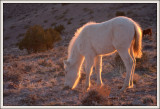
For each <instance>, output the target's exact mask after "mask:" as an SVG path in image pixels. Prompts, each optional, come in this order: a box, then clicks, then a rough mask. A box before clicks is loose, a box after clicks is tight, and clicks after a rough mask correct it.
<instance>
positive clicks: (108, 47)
mask: <svg viewBox="0 0 160 109" xmlns="http://www.w3.org/2000/svg"><path fill="white" fill-rule="evenodd" d="M115 50H116V49H115V48H114V46H113V45H112V44H104V45H103V46H102V45H99V46H98V45H97V47H96V52H97V54H98V55H107V54H110V53H112V52H114V51H115Z"/></svg>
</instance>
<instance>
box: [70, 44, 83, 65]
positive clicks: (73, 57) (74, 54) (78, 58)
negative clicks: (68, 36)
mask: <svg viewBox="0 0 160 109" xmlns="http://www.w3.org/2000/svg"><path fill="white" fill-rule="evenodd" d="M77 50H78V49H77V47H76V46H74V47H73V48H72V51H71V54H70V57H69V60H70V61H71V63H72V64H74V65H75V68H79V67H80V65H81V64H82V62H83V56H82V55H81V54H79V52H78V51H77Z"/></svg>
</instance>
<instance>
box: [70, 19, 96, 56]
mask: <svg viewBox="0 0 160 109" xmlns="http://www.w3.org/2000/svg"><path fill="white" fill-rule="evenodd" d="M91 24H96V22H88V23H86V24H84V25H83V26H81V27H80V28H78V29H77V31H76V32H75V34H74V36H73V37H72V39H71V41H70V43H69V47H68V57H70V55H71V52H72V51H71V50H72V48H73V46H74V43H75V41H76V39H77V37H78V36H79V34H80V33H81V31H82V30H83V29H84V27H86V26H87V25H91Z"/></svg>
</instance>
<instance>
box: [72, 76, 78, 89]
mask: <svg viewBox="0 0 160 109" xmlns="http://www.w3.org/2000/svg"><path fill="white" fill-rule="evenodd" d="M79 79H80V75H78V78H77V79H76V81H75V83H74V85H73V87H72V89H74V88H75V87H76V86H77V84H78V82H79Z"/></svg>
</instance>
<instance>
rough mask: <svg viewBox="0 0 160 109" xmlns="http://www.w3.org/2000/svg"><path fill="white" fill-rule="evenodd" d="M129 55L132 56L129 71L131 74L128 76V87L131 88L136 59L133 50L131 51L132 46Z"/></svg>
mask: <svg viewBox="0 0 160 109" xmlns="http://www.w3.org/2000/svg"><path fill="white" fill-rule="evenodd" d="M130 56H131V57H132V60H133V66H132V72H131V76H130V83H129V88H133V77H134V72H135V66H136V59H135V56H134V51H133V48H132V46H131V48H130Z"/></svg>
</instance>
